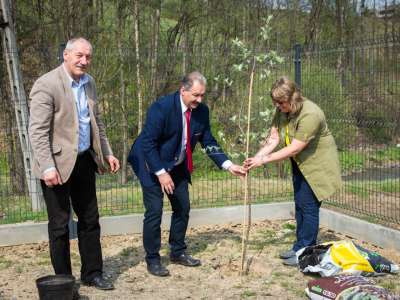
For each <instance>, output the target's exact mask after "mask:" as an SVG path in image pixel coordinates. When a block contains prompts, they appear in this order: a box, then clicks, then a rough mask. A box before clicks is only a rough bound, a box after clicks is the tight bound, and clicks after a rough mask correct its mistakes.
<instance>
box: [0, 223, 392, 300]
mask: <svg viewBox="0 0 400 300" xmlns="http://www.w3.org/2000/svg"><path fill="white" fill-rule="evenodd" d="M141 238H142V236H141V235H140V234H135V235H123V236H108V237H103V238H102V246H103V256H104V271H105V273H106V275H107V276H109V277H110V278H111V279H112V280H113V282H114V284H115V287H116V289H115V290H113V291H106V292H103V291H98V290H96V289H94V288H90V287H85V286H82V287H81V289H80V294H81V295H82V297H81V299H307V297H306V296H305V293H304V289H305V287H306V284H307V282H308V281H309V280H311V279H312V278H313V277H311V276H308V275H304V274H302V273H301V272H300V271H299V270H298V269H297V268H294V267H286V266H284V265H282V263H281V260H280V259H279V258H278V254H279V253H280V252H281V251H283V250H286V249H288V248H289V247H290V246H291V244H292V242H293V240H294V222H293V221H274V222H271V221H263V222H258V223H255V224H253V227H252V231H251V235H250V239H251V241H250V246H249V251H248V258H249V274H248V275H247V276H244V277H240V276H239V269H240V251H241V226H240V225H239V224H227V225H224V226H203V227H198V228H194V229H190V230H189V231H188V238H187V242H188V246H189V249H188V252H189V253H191V254H192V255H193V256H195V257H196V258H200V259H201V260H202V265H201V266H200V267H197V268H187V267H183V266H179V265H173V264H170V263H169V259H168V247H167V241H168V232H164V233H163V248H162V250H161V255H162V260H163V263H164V264H165V265H167V267H168V269H169V270H170V273H171V276H170V277H167V278H158V277H155V276H152V275H150V274H148V273H147V271H146V264H145V262H144V259H143V257H144V252H143V247H142V240H141ZM319 239H320V241H331V240H340V239H349V237H345V236H342V235H340V234H339V233H335V232H332V231H330V230H327V229H324V228H322V229H321V231H320V237H319ZM355 242H357V243H359V244H360V245H362V246H363V247H365V248H368V249H370V250H373V251H376V252H378V253H380V254H381V255H383V256H385V257H386V258H388V259H390V260H392V261H393V262H395V263H397V264H399V263H400V254H399V253H396V252H395V251H393V250H390V249H389V250H387V249H381V248H379V247H377V246H374V245H371V244H367V243H363V242H362V241H357V240H355ZM71 249H72V261H73V271H74V275H75V277H77V278H79V269H80V258H79V252H78V247H77V242H76V240H74V241H71ZM52 273H53V270H52V267H51V264H50V259H49V253H48V244H47V243H41V244H29V245H21V246H13V247H3V248H0V299H37V298H38V296H37V290H36V286H35V279H36V278H38V277H41V276H44V275H47V274H52ZM376 281H377V283H378V284H379V285H381V286H384V287H386V288H388V289H390V290H392V291H394V292H396V293H400V285H399V283H398V282H399V276H398V275H397V276H396V275H386V276H383V277H378V278H376Z"/></svg>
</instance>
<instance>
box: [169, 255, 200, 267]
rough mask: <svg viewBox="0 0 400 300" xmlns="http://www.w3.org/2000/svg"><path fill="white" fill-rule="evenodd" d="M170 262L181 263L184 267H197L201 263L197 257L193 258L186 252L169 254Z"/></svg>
mask: <svg viewBox="0 0 400 300" xmlns="http://www.w3.org/2000/svg"><path fill="white" fill-rule="evenodd" d="M170 261H171V263H174V264H179V265H183V266H186V267H197V266H200V265H201V262H200V260H199V259H195V258H193V257H191V256H190V255H187V254H186V253H182V254H181V255H179V256H171V257H170Z"/></svg>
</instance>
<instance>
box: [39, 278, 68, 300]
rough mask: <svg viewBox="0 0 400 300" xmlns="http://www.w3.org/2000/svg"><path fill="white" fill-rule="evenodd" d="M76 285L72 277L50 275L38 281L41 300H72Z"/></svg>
mask: <svg viewBox="0 0 400 300" xmlns="http://www.w3.org/2000/svg"><path fill="white" fill-rule="evenodd" d="M74 284H75V277H74V276H72V275H49V276H45V277H40V278H38V279H36V286H37V288H38V292H39V299H40V300H72V299H73V294H74Z"/></svg>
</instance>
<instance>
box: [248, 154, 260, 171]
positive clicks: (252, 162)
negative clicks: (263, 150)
mask: <svg viewBox="0 0 400 300" xmlns="http://www.w3.org/2000/svg"><path fill="white" fill-rule="evenodd" d="M263 164H264V162H263V159H262V156H254V157H249V158H248V159H246V160H245V161H244V163H243V167H244V168H245V170H246V171H249V170H251V169H253V168H256V167H259V166H262V165H263Z"/></svg>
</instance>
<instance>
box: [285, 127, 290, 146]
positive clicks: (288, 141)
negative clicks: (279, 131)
mask: <svg viewBox="0 0 400 300" xmlns="http://www.w3.org/2000/svg"><path fill="white" fill-rule="evenodd" d="M285 145H286V146H289V145H290V139H289V123H288V124H286V133H285Z"/></svg>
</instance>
